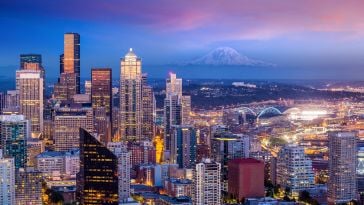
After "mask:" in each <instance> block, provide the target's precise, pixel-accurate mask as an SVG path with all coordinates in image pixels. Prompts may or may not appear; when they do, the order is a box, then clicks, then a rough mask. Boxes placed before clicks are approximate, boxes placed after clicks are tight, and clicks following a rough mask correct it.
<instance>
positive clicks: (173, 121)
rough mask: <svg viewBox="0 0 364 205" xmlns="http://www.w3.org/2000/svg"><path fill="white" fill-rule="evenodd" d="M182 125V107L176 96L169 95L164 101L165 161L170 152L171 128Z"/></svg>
mask: <svg viewBox="0 0 364 205" xmlns="http://www.w3.org/2000/svg"><path fill="white" fill-rule="evenodd" d="M175 125H182V105H181V101H180V98H179V97H178V95H171V96H169V97H168V98H166V99H164V151H165V156H164V158H165V159H168V158H169V155H170V151H171V147H170V146H171V137H172V136H171V134H172V133H171V131H172V126H175Z"/></svg>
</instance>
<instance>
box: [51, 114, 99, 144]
mask: <svg viewBox="0 0 364 205" xmlns="http://www.w3.org/2000/svg"><path fill="white" fill-rule="evenodd" d="M80 127H81V128H84V129H86V130H87V131H89V132H93V127H94V123H93V111H92V108H90V107H81V108H77V107H76V108H69V107H63V108H58V109H57V110H55V114H54V136H53V137H54V148H55V150H56V151H68V150H70V149H73V148H78V146H79V139H80V138H79V136H80V133H79V128H80Z"/></svg>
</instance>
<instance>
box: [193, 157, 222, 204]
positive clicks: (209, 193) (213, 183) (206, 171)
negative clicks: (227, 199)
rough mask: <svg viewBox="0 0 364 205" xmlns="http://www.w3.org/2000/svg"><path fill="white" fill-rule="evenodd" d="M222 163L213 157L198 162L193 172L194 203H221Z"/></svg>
mask: <svg viewBox="0 0 364 205" xmlns="http://www.w3.org/2000/svg"><path fill="white" fill-rule="evenodd" d="M220 174H221V165H220V163H217V162H214V161H212V160H211V159H204V160H203V161H202V162H201V163H198V164H196V169H195V170H194V173H193V181H194V189H195V190H194V191H193V204H199V205H208V204H214V205H220V204H222V203H221V180H220Z"/></svg>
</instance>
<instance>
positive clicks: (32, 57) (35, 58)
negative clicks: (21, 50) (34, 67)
mask: <svg viewBox="0 0 364 205" xmlns="http://www.w3.org/2000/svg"><path fill="white" fill-rule="evenodd" d="M25 63H35V64H38V65H40V66H41V65H42V56H41V55H39V54H21V55H20V70H24V69H26V68H25Z"/></svg>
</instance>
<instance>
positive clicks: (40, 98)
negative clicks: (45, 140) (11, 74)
mask: <svg viewBox="0 0 364 205" xmlns="http://www.w3.org/2000/svg"><path fill="white" fill-rule="evenodd" d="M16 74H17V79H16V81H17V85H18V86H19V87H18V89H19V106H20V113H21V114H22V115H24V116H25V118H26V119H27V120H29V121H30V124H31V132H32V135H33V136H32V137H36V136H38V135H39V133H41V132H42V131H43V108H44V95H43V92H44V79H43V76H42V72H41V71H34V70H19V71H16Z"/></svg>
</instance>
